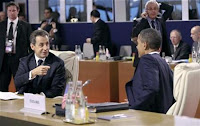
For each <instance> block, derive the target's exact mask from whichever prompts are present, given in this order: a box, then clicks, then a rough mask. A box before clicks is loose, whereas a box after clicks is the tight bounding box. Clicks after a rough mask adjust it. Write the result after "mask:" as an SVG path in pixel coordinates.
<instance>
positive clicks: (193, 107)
mask: <svg viewBox="0 0 200 126" xmlns="http://www.w3.org/2000/svg"><path fill="white" fill-rule="evenodd" d="M173 85H174V89H173V94H174V98H175V100H176V102H175V103H174V104H173V105H172V106H171V107H170V109H169V110H168V112H167V114H168V115H178V116H189V117H196V116H197V115H198V114H200V113H199V112H198V111H197V109H198V106H199V100H200V64H198V63H181V64H178V65H177V66H176V67H175V68H174V84H173Z"/></svg>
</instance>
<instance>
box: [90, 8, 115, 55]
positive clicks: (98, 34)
mask: <svg viewBox="0 0 200 126" xmlns="http://www.w3.org/2000/svg"><path fill="white" fill-rule="evenodd" d="M90 16H91V17H90V19H91V21H92V23H93V24H94V33H93V35H92V38H87V39H86V42H87V43H92V44H93V47H94V52H95V54H96V52H98V51H99V45H104V46H105V47H106V48H108V50H109V52H110V54H111V55H112V56H113V51H112V44H111V37H110V30H109V27H108V25H107V24H106V23H105V22H104V21H103V20H101V19H100V13H99V11H97V10H93V11H92V12H91V13H90Z"/></svg>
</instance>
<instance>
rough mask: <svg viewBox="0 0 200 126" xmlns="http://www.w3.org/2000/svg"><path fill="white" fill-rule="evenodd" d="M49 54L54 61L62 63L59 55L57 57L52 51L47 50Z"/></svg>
mask: <svg viewBox="0 0 200 126" xmlns="http://www.w3.org/2000/svg"><path fill="white" fill-rule="evenodd" d="M49 56H50V57H51V58H52V59H53V61H54V62H59V63H61V64H64V61H63V60H62V59H60V58H59V57H57V56H56V55H54V54H53V53H50V52H49Z"/></svg>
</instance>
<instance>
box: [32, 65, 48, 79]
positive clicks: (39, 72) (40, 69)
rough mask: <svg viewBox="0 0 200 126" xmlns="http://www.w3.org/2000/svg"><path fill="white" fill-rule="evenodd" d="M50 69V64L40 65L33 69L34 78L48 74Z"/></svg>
mask: <svg viewBox="0 0 200 126" xmlns="http://www.w3.org/2000/svg"><path fill="white" fill-rule="evenodd" d="M49 69H50V66H43V65H40V66H38V67H36V68H35V69H33V70H32V71H31V74H32V78H34V77H36V76H37V75H39V76H44V75H46V74H47V71H48V70H49Z"/></svg>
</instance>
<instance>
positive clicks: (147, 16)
mask: <svg viewBox="0 0 200 126" xmlns="http://www.w3.org/2000/svg"><path fill="white" fill-rule="evenodd" d="M159 9H160V10H165V12H164V13H163V14H162V16H161V17H158V14H159ZM172 12H173V6H170V5H168V4H165V3H160V4H159V3H158V2H156V0H149V1H147V3H146V4H145V12H144V13H143V14H142V18H140V19H138V20H137V21H134V24H135V25H134V27H133V29H132V39H133V41H134V42H136V40H137V36H138V35H139V33H140V32H141V31H142V30H143V29H146V28H152V29H155V30H157V31H158V32H159V33H160V34H161V37H162V42H161V47H160V48H161V49H160V52H161V54H162V52H164V53H165V55H167V56H171V52H170V46H169V43H168V38H167V31H166V26H165V22H166V20H167V19H168V18H169V17H170V16H171V13H172ZM136 44H137V42H136ZM138 62H139V58H138V57H137V53H136V57H135V61H134V66H135V67H137V64H138Z"/></svg>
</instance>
